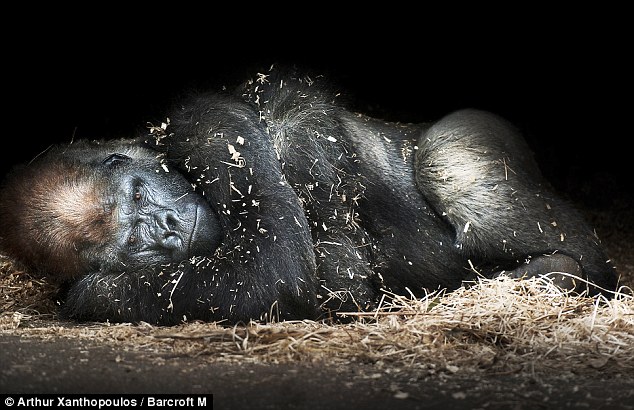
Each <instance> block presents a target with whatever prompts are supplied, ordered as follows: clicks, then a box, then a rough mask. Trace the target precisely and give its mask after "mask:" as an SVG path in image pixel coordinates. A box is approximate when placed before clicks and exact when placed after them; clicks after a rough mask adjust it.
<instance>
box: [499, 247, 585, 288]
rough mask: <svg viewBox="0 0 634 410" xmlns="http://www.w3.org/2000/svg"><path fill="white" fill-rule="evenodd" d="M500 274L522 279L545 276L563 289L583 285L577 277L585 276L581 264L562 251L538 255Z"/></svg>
mask: <svg viewBox="0 0 634 410" xmlns="http://www.w3.org/2000/svg"><path fill="white" fill-rule="evenodd" d="M500 274H503V275H506V276H509V277H511V278H520V279H522V278H532V277H536V276H544V277H546V278H548V279H550V280H551V281H552V282H553V284H555V285H557V286H559V287H560V288H562V289H571V290H572V289H577V288H580V287H581V288H582V287H583V284H582V283H577V282H578V281H577V279H576V278H581V277H582V276H583V272H582V270H581V266H579V264H578V263H577V262H576V261H575V260H574V259H572V258H571V257H570V256H566V255H563V254H560V253H555V254H553V255H541V256H537V257H535V258H533V259H531V260H529V261H527V262H525V263H523V264H521V265H520V266H518V267H517V268H515V269H513V270H510V271H502V272H500Z"/></svg>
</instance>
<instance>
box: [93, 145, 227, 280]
mask: <svg viewBox="0 0 634 410" xmlns="http://www.w3.org/2000/svg"><path fill="white" fill-rule="evenodd" d="M102 169H106V170H107V172H108V173H109V174H110V175H109V176H108V177H105V176H104V177H103V178H104V179H105V181H106V184H105V185H104V186H103V187H102V188H101V189H102V190H103V194H102V195H100V196H98V198H101V199H100V201H102V204H103V209H105V210H106V211H107V212H109V213H110V218H113V219H114V220H115V221H116V222H115V224H114V228H115V232H114V236H113V237H112V243H108V244H106V248H107V249H108V248H109V249H111V250H112V252H106V253H110V254H111V255H112V256H114V258H111V259H107V260H104V258H103V256H104V255H103V253H104V252H103V250H100V251H98V252H96V253H94V254H93V255H91V257H92V258H94V260H93V262H96V263H99V264H100V266H102V267H103V265H104V264H106V265H108V267H109V268H110V267H112V268H115V266H113V265H112V262H113V260H114V261H116V262H117V263H119V269H121V268H122V266H123V267H125V268H124V269H126V268H128V269H129V268H139V267H143V266H151V265H154V266H156V265H157V264H164V263H169V262H180V261H183V260H185V259H188V258H191V257H193V256H203V255H204V256H210V255H211V254H213V252H214V250H215V248H216V247H217V246H218V243H219V241H220V227H219V225H218V220H217V217H216V215H215V213H214V212H213V211H212V209H211V208H210V207H209V204H208V203H207V202H206V201H205V200H204V199H203V197H202V196H200V195H199V194H197V193H196V192H195V191H194V189H193V188H192V186H191V185H190V184H189V183H188V182H187V181H186V180H185V178H184V177H183V176H182V175H181V174H179V173H178V172H176V171H175V170H173V169H168V168H167V167H166V166H165V165H163V164H161V163H159V161H157V160H156V158H155V153H151V155H147V156H145V155H144V156H141V157H138V156H137V157H136V158H135V157H131V156H128V155H126V154H124V153H120V152H116V153H112V154H109V155H108V156H107V157H105V158H104V159H103V160H102ZM108 270H111V269H108Z"/></svg>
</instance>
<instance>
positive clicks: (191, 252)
mask: <svg viewBox="0 0 634 410" xmlns="http://www.w3.org/2000/svg"><path fill="white" fill-rule="evenodd" d="M220 237H221V232H220V224H219V223H218V218H217V216H216V214H215V213H214V211H213V210H212V209H211V208H210V207H209V206H208V205H207V204H206V203H199V204H197V205H196V220H195V222H194V226H193V228H192V232H191V236H190V238H189V243H188V244H187V247H188V257H190V258H191V257H193V256H211V255H213V254H214V251H215V250H216V248H217V247H218V245H219V244H220Z"/></svg>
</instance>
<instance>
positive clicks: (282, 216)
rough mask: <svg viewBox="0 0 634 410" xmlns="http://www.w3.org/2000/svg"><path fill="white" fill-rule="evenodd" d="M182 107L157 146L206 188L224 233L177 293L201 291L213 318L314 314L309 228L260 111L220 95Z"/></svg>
mask: <svg viewBox="0 0 634 410" xmlns="http://www.w3.org/2000/svg"><path fill="white" fill-rule="evenodd" d="M183 107H184V108H181V109H180V110H177V112H175V113H173V116H172V117H170V120H171V125H170V126H169V127H168V134H167V136H166V137H165V138H163V139H161V140H160V141H158V144H159V145H158V147H157V148H158V149H159V150H161V151H163V152H165V155H166V159H167V161H168V163H171V164H175V165H176V167H177V168H178V170H179V171H180V172H182V173H184V174H185V175H186V176H187V177H188V178H189V179H190V181H191V182H192V183H193V184H195V185H196V187H197V188H198V189H200V190H201V191H202V193H203V195H204V196H205V197H206V199H207V201H208V202H209V203H210V204H211V206H212V208H213V209H214V210H215V211H216V212H217V214H218V217H219V220H220V225H221V229H222V236H223V238H222V239H221V245H220V247H219V248H217V249H216V251H215V254H214V256H213V257H212V258H210V259H205V260H196V261H192V264H191V266H190V267H189V268H188V270H189V271H188V272H187V273H186V275H188V276H193V275H196V276H198V277H197V278H196V279H195V280H193V281H192V280H186V281H185V285H184V286H182V287H177V291H182V292H183V298H184V299H187V298H189V299H191V295H192V294H195V295H198V299H199V301H200V303H203V304H209V305H210V306H209V307H210V308H213V309H215V314H214V315H210V318H213V319H221V318H222V319H225V318H226V319H231V320H246V319H249V318H257V317H260V316H261V315H262V313H264V312H268V311H269V310H270V309H271V308H273V309H274V312H278V313H279V315H280V316H281V317H282V318H306V317H314V316H315V314H316V311H315V308H316V302H315V286H316V278H315V257H314V252H313V245H312V240H311V236H310V229H309V227H308V223H307V221H306V217H305V216H304V212H303V210H302V207H301V205H300V203H299V200H298V198H297V195H296V194H295V193H294V191H293V190H292V188H291V187H290V186H289V185H288V183H287V182H286V180H285V179H284V177H283V175H282V172H281V169H280V164H279V161H278V159H277V155H276V152H275V149H274V148H273V145H272V143H271V142H270V139H269V138H268V136H267V134H266V131H265V130H264V129H263V125H262V124H263V123H262V122H261V121H259V118H258V114H257V112H255V111H254V110H253V109H252V108H251V107H249V106H247V105H246V104H244V103H243V102H241V101H239V100H236V99H233V98H231V97H226V96H219V95H203V96H199V97H194V98H193V99H192V100H191V101H188V102H187V103H186V104H185V105H183ZM200 275H203V277H204V279H202V277H201V276H200ZM188 279H189V278H188ZM187 283H189V284H187ZM188 287H189V288H191V287H194V288H196V290H192V289H187V288H188ZM187 295H190V296H187ZM246 299H248V300H246ZM195 310H201V309H200V308H199V307H196V308H195ZM205 319H207V318H205Z"/></svg>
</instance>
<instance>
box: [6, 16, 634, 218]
mask: <svg viewBox="0 0 634 410" xmlns="http://www.w3.org/2000/svg"><path fill="white" fill-rule="evenodd" d="M168 14H169V13H168ZM164 17H166V18H167V17H169V15H166V16H164ZM254 21H257V20H254ZM58 23H59V24H58ZM129 23H130V22H129V21H128V22H127V24H129ZM180 23H183V21H180ZM185 23H186V22H185ZM252 23H253V24H255V22H253V21H251V20H245V21H242V20H241V24H239V25H234V26H226V25H225V26H217V25H216V24H214V23H212V22H209V24H207V25H200V22H198V23H197V30H196V31H184V30H183V28H182V26H178V28H176V26H174V27H172V26H171V25H170V24H169V20H165V19H164V20H163V21H156V22H154V21H152V20H151V18H150V17H148V18H147V19H139V20H138V21H136V22H134V21H133V25H135V24H136V25H138V27H136V30H129V29H128V28H127V27H128V26H126V25H125V24H124V23H121V22H117V21H112V20H110V21H105V22H96V21H94V20H90V19H85V20H83V21H82V20H81V19H78V20H72V21H68V20H67V21H65V22H63V23H62V22H56V21H53V22H52V23H51V22H50V21H49V22H48V23H47V24H46V25H45V26H38V27H37V28H38V30H37V33H36V34H35V35H33V37H32V38H30V39H27V37H22V36H20V37H16V36H15V35H14V36H13V37H12V38H13V40H7V42H6V44H5V49H4V62H3V63H2V64H3V68H4V70H5V75H4V81H3V82H4V87H3V88H4V100H5V101H4V107H5V108H3V112H4V115H3V119H2V122H3V126H4V127H3V128H4V133H3V134H4V138H3V141H4V143H5V146H8V145H7V144H8V143H9V142H11V144H12V148H11V149H10V150H9V149H6V148H5V150H4V155H3V161H2V169H1V170H0V171H1V172H2V173H4V172H6V171H7V170H8V169H9V168H10V167H11V166H12V165H13V164H14V163H16V162H21V161H27V160H29V159H31V158H33V157H34V156H35V155H37V154H38V153H39V152H41V151H43V150H45V149H46V147H48V146H49V145H50V144H51V143H58V142H62V143H69V142H71V141H72V140H73V139H78V138H112V137H127V136H134V135H136V134H137V133H139V132H144V126H145V124H146V123H147V122H154V123H160V121H161V120H163V119H164V118H165V112H166V110H167V108H168V107H169V106H170V105H171V104H173V103H174V102H175V101H176V100H177V98H178V96H179V95H180V94H181V93H183V92H185V91H187V90H190V89H198V90H205V89H214V88H218V87H221V86H223V85H226V86H232V85H234V84H237V83H238V82H240V81H242V80H244V79H246V78H249V77H251V76H252V75H253V74H254V73H255V72H257V71H258V69H261V68H262V67H266V66H268V64H270V63H272V62H279V63H289V64H299V65H300V66H305V67H308V68H311V69H316V70H317V71H320V72H323V73H325V74H328V75H330V77H331V78H332V79H333V80H334V81H336V83H337V84H338V87H339V88H340V89H341V90H342V92H343V93H344V94H346V95H348V96H349V97H350V99H351V101H352V102H353V104H354V107H355V108H358V109H360V110H363V111H365V112H367V113H369V114H372V115H376V116H380V117H385V118H387V119H390V120H394V121H406V122H418V121H428V120H433V119H437V118H438V117H440V116H442V115H444V114H446V113H448V112H450V111H452V110H455V109H459V108H464V107H475V108H481V109H486V110H491V111H493V112H496V113H499V114H501V115H503V116H505V117H507V118H509V119H510V120H512V121H513V122H515V123H516V124H517V125H518V126H519V127H520V128H521V129H522V130H523V131H524V132H525V135H526V138H527V140H528V142H529V144H530V146H531V147H532V149H533V150H534V151H535V154H536V158H537V160H538V162H539V163H540V165H541V167H542V170H543V172H544V174H545V175H546V176H547V178H548V179H549V180H551V181H552V183H553V184H554V185H555V187H556V188H558V189H560V190H561V191H562V192H563V193H564V194H565V195H567V196H569V197H571V198H572V199H573V200H575V201H577V202H580V203H582V204H583V205H585V206H589V207H610V206H611V205H612V203H613V201H614V200H615V199H616V198H618V200H619V201H623V200H624V198H625V200H626V201H629V200H631V197H632V195H631V191H632V188H633V187H634V184H633V183H632V180H631V176H632V172H631V170H630V168H629V165H630V162H631V156H632V155H631V152H630V148H629V141H630V140H631V138H632V132H631V127H630V126H629V124H628V121H631V120H630V116H631V114H630V109H629V106H630V105H631V103H630V99H631V96H630V94H631V79H630V75H631V74H630V73H631V72H632V67H631V63H630V62H628V61H627V60H628V58H627V57H628V53H629V48H627V47H625V45H626V44H625V37H623V36H622V35H621V34H622V33H621V32H620V30H621V28H620V27H619V26H617V25H616V24H615V25H613V26H609V25H608V26H607V27H608V28H606V26H603V27H601V28H598V27H595V26H594V25H592V24H585V23H580V24H578V25H575V26H573V27H564V28H561V29H560V30H557V32H556V33H550V32H549V33H546V34H545V33H544V32H543V31H542V30H541V28H542V27H543V26H542V25H541V23H540V22H538V21H535V22H534V24H531V25H530V31H525V30H523V29H515V27H514V25H515V24H516V22H515V21H512V20H511V21H507V22H506V23H505V24H504V25H500V26H491V25H490V24H489V26H488V27H489V29H490V33H489V34H488V35H486V36H480V35H475V34H477V30H476V29H478V28H480V27H479V26H478V25H477V24H476V25H474V26H473V27H472V30H465V31H464V32H463V33H461V34H460V33H452V32H451V30H450V29H449V27H447V28H445V29H444V31H442V30H441V31H433V30H432V31H431V32H430V31H426V32H419V31H418V27H417V26H412V25H411V24H412V23H407V24H405V23H404V24H403V25H405V26H409V27H408V28H409V29H408V30H402V31H399V28H402V27H401V26H400V25H399V24H398V22H396V23H391V25H390V26H389V27H387V26H383V25H381V24H378V23H373V24H369V23H368V24H366V25H365V26H360V27H357V28H351V27H347V28H348V30H347V31H346V32H345V33H344V32H340V31H337V30H336V29H335V28H341V27H343V26H342V21H340V20H337V23H336V24H337V25H335V26H331V25H332V24H335V23H333V22H329V23H327V24H323V25H322V27H321V29H322V32H317V33H315V31H314V27H309V25H310V23H306V25H302V24H299V25H295V26H293V27H286V26H282V27H281V28H280V27H279V24H278V30H277V31H276V32H275V33H266V32H264V31H262V30H261V29H262V26H261V25H260V26H258V27H259V29H260V30H259V31H257V30H255V31H254V29H253V27H252ZM260 23H261V22H260ZM420 24H423V23H422V22H421V23H420ZM551 25H552V21H551ZM185 26H186V24H185ZM256 26H257V25H256ZM124 27H125V29H124ZM254 27H255V26H254ZM491 27H493V29H491ZM522 27H526V26H522ZM326 28H328V29H329V30H328V31H327V32H328V35H326V34H325V31H323V30H325V29H326ZM518 32H521V33H522V35H516V34H517V33H518ZM472 34H474V35H472Z"/></svg>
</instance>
